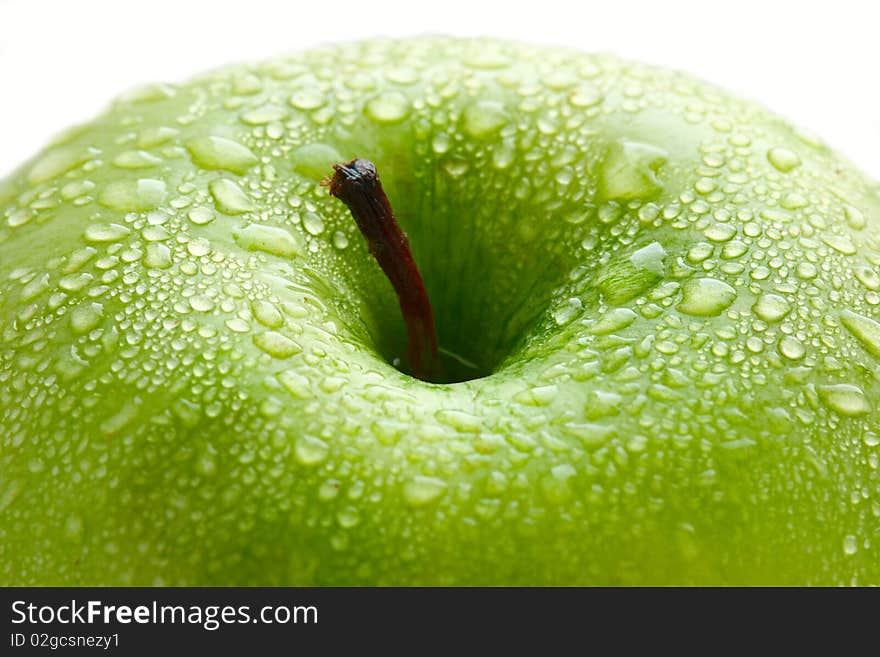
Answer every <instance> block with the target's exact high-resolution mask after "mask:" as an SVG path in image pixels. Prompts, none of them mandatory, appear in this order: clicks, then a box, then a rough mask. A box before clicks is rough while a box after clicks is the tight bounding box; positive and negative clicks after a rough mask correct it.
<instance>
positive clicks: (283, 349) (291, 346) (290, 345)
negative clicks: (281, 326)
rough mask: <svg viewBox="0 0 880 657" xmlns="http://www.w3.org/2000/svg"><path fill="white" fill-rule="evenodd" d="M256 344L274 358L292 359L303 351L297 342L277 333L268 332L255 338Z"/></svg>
mask: <svg viewBox="0 0 880 657" xmlns="http://www.w3.org/2000/svg"><path fill="white" fill-rule="evenodd" d="M253 339H254V344H255V345H256V346H257V347H259V348H260V349H262V350H263V351H265V352H266V353H267V354H269V355H270V356H272V357H273V358H290V357H291V356H293V355H295V354H298V353H300V352H301V351H302V347H301V346H299V344H297V343H296V342H294V341H293V340H291V339H290V338H288V337H287V336H286V335H282V334H281V333H278V332H277V331H266V332H265V333H258V334H257V335H255V336H254V338H253Z"/></svg>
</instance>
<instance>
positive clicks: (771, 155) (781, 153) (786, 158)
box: [767, 146, 801, 173]
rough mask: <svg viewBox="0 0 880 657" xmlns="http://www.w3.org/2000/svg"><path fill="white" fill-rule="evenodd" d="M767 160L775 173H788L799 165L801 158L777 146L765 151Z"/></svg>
mask: <svg viewBox="0 0 880 657" xmlns="http://www.w3.org/2000/svg"><path fill="white" fill-rule="evenodd" d="M767 159H768V160H769V161H770V164H772V165H773V167H774V168H775V169H776V170H777V171H781V172H782V173H788V172H789V171H791V170H792V169H794V168H795V167H797V166H798V165H800V163H801V158H800V156H798V154H797V153H795V152H794V151H792V150H789V149H787V148H782V147H779V146H777V147H775V148H771V149H770V150H769V151H767Z"/></svg>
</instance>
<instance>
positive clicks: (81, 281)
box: [58, 272, 95, 292]
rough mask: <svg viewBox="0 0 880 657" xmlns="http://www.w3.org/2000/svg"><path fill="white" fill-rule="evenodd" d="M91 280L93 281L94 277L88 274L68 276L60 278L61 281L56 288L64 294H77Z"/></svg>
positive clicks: (81, 273)
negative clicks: (64, 292)
mask: <svg viewBox="0 0 880 657" xmlns="http://www.w3.org/2000/svg"><path fill="white" fill-rule="evenodd" d="M93 280H95V277H94V276H92V275H91V274H90V273H88V272H80V273H78V274H70V275H68V276H63V277H61V279H60V280H59V281H58V287H60V288H61V289H62V290H64V291H66V292H79V291H80V290H82V289H83V288H84V287H85V286H86V285H88V284H89V283H91V282H92V281H93Z"/></svg>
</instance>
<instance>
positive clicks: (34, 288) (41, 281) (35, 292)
mask: <svg viewBox="0 0 880 657" xmlns="http://www.w3.org/2000/svg"><path fill="white" fill-rule="evenodd" d="M48 287H49V274H41V275H39V276H37V277H36V278H34V279H33V280H32V281H31V282H29V283H28V284H27V285H25V286H24V287H23V288H21V296H20V297H19V298H20V299H21V301H31V300H33V299H35V298H37V297H38V296H39V295H40V294H42V293H43V292H44V291H45V290H46V289H48Z"/></svg>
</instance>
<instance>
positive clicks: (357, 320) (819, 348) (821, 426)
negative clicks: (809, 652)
mask: <svg viewBox="0 0 880 657" xmlns="http://www.w3.org/2000/svg"><path fill="white" fill-rule="evenodd" d="M59 100H60V99H59ZM355 157H362V158H367V159H369V160H371V161H372V162H374V163H375V164H376V167H377V168H378V171H379V172H380V175H381V178H382V182H383V183H384V189H385V191H386V192H387V195H388V198H389V199H390V203H391V204H392V205H393V207H394V212H395V214H396V215H397V218H398V221H399V222H400V225H401V226H402V228H403V230H405V231H406V233H407V234H408V236H409V241H410V244H411V247H412V252H413V254H414V258H415V261H416V263H417V264H418V267H419V269H420V270H421V273H422V276H423V278H424V282H425V287H426V289H427V292H428V295H429V297H430V300H431V304H432V306H433V312H434V317H435V320H436V329H437V335H438V336H439V345H440V354H441V358H442V361H443V362H442V365H443V369H442V377H443V378H442V381H440V382H433V383H432V382H426V381H422V380H419V379H416V378H414V377H412V376H410V375H408V374H407V371H408V367H409V365H408V364H407V331H406V326H405V324H404V322H403V319H402V318H401V313H400V309H399V308H398V300H397V298H396V296H395V293H394V289H393V288H392V286H391V284H389V282H388V280H387V279H386V278H385V276H384V274H383V272H382V270H381V269H380V267H379V266H377V264H376V261H375V260H374V259H373V258H372V257H371V254H370V251H369V250H368V246H367V244H366V243H365V240H364V239H363V238H362V237H361V235H360V233H359V232H358V228H357V226H356V224H355V221H353V219H352V216H351V215H350V213H349V212H348V210H347V208H346V207H345V205H344V204H343V203H341V202H340V201H339V200H338V199H336V198H334V197H333V196H331V195H330V194H328V190H327V189H326V187H323V186H322V185H321V181H322V180H324V179H325V178H326V177H328V176H329V175H330V174H332V172H333V165H334V164H338V163H341V162H345V161H348V160H351V159H352V158H355ZM878 304H880V187H878V184H877V183H876V182H875V181H873V180H871V179H869V178H868V177H867V176H865V175H864V174H862V173H860V172H859V171H858V170H856V169H855V168H854V167H853V166H852V165H851V164H849V163H848V162H847V161H845V160H844V159H843V158H841V157H840V156H839V155H837V154H835V153H834V152H833V151H831V150H830V149H829V148H828V147H827V146H825V145H823V143H822V142H820V141H819V140H817V139H816V138H815V137H813V136H812V135H810V134H807V133H805V132H803V131H800V130H797V129H795V128H793V127H792V126H791V125H789V124H788V123H786V122H785V121H784V120H782V119H780V118H778V117H776V116H774V115H773V114H771V113H769V112H768V111H766V110H765V109H762V108H761V107H758V106H757V105H755V104H753V103H751V102H746V101H743V100H738V99H736V98H733V97H731V96H729V95H728V94H726V93H725V92H723V91H720V90H718V89H716V88H715V87H712V86H709V85H707V84H705V83H702V82H699V81H697V80H694V79H692V78H690V77H688V76H686V75H683V74H680V73H674V72H669V71H664V70H659V69H655V68H650V67H647V66H643V65H639V64H634V63H630V62H625V61H621V60H619V59H616V58H614V57H611V56H594V55H587V54H581V53H578V52H572V51H569V50H562V49H551V48H538V47H531V46H520V45H514V44H510V43H505V42H496V41H491V40H455V39H446V38H421V39H415V40H404V41H373V42H364V43H355V44H350V45H343V46H339V47H332V48H325V49H322V50H316V51H313V52H308V53H305V54H302V55H296V56H293V57H287V58H282V59H278V60H275V61H270V62H266V63H263V64H256V65H242V66H236V67H232V68H227V69H224V70H221V71H218V72H215V73H211V74H208V75H205V76H204V77H201V78H199V79H197V80H194V81H191V82H188V83H185V84H182V85H177V86H174V85H156V86H150V87H147V88H142V89H139V90H137V91H135V92H132V93H130V94H128V95H127V96H125V97H123V98H121V99H120V100H119V101H118V102H116V103H115V104H114V105H113V106H112V107H111V108H110V109H109V110H108V111H107V113H106V114H104V115H103V116H102V117H100V118H98V119H96V120H95V121H93V122H92V123H89V124H86V125H83V126H80V127H77V128H74V129H72V130H70V131H68V132H67V133H65V134H64V135H62V136H61V137H59V138H57V139H56V140H55V141H54V142H53V143H52V144H51V145H50V146H49V147H48V148H47V149H46V150H45V151H44V152H42V153H41V154H39V155H38V156H36V157H35V158H34V159H33V160H31V161H30V162H28V163H26V164H25V165H23V166H22V167H21V168H20V169H19V170H18V171H17V172H16V173H15V174H13V175H12V176H11V177H9V178H8V179H6V180H5V181H4V182H3V183H2V186H0V441H2V442H0V583H3V584H6V585H11V584H86V585H97V584H111V585H112V584H157V585H158V584H168V585H171V584H174V585H178V584H182V585H187V584H188V585H215V584H224V585H235V584H243V585H305V584H318V585H325V584H343V585H349V584H377V585H384V584H397V585H410V584H428V585H434V584H453V585H484V584H500V585H513V584H555V585H566V584H759V583H760V584H764V583H775V584H880V534H878V530H880V490H878V484H880V475H878V469H877V468H878V461H880V418H878V412H880V408H878V406H880V397H878V392H880V364H878V357H880V323H878V321H877V320H878V319H880V308H878Z"/></svg>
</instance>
